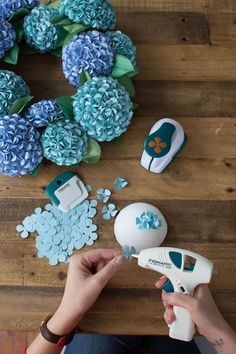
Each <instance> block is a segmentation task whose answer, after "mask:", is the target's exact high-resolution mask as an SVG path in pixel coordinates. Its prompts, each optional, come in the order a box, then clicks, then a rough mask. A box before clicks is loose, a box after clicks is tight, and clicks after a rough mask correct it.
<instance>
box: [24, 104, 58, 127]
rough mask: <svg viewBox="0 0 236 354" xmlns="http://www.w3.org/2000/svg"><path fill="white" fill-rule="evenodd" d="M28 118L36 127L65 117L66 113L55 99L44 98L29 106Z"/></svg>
mask: <svg viewBox="0 0 236 354" xmlns="http://www.w3.org/2000/svg"><path fill="white" fill-rule="evenodd" d="M26 118H27V119H28V120H29V121H30V122H31V123H32V124H33V126H34V127H36V128H40V127H44V126H46V125H48V124H51V123H53V122H54V121H55V120H57V119H62V118H64V115H63V113H62V110H61V109H60V107H59V106H58V104H57V102H56V101H55V100H43V101H40V102H37V103H35V104H33V105H32V106H30V107H29V108H28V110H27V112H26Z"/></svg>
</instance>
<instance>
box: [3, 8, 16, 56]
mask: <svg viewBox="0 0 236 354" xmlns="http://www.w3.org/2000/svg"><path fill="white" fill-rule="evenodd" d="M15 39H16V32H15V30H14V28H13V27H12V25H11V24H10V22H8V21H7V20H4V19H3V18H2V17H1V15H0V59H1V58H2V57H4V55H5V53H6V52H7V51H8V50H9V49H10V48H11V47H13V46H14V44H15Z"/></svg>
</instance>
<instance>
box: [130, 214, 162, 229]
mask: <svg viewBox="0 0 236 354" xmlns="http://www.w3.org/2000/svg"><path fill="white" fill-rule="evenodd" d="M136 225H137V226H138V229H139V230H150V229H157V228H158V227H161V226H162V221H161V220H160V219H158V216H157V215H156V214H154V213H153V212H152V211H144V212H143V213H142V214H141V216H140V217H137V218H136Z"/></svg>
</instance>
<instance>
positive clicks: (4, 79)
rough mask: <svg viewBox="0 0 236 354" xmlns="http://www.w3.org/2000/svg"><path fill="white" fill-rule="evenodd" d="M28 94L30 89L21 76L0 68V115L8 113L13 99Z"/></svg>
mask: <svg viewBox="0 0 236 354" xmlns="http://www.w3.org/2000/svg"><path fill="white" fill-rule="evenodd" d="M28 95H30V89H29V87H28V86H27V84H26V82H25V81H24V80H23V79H22V77H21V76H18V75H16V74H15V73H14V72H12V71H8V70H0V115H7V114H9V110H10V108H11V106H12V105H13V103H14V102H15V100H17V99H19V98H21V97H24V96H28Z"/></svg>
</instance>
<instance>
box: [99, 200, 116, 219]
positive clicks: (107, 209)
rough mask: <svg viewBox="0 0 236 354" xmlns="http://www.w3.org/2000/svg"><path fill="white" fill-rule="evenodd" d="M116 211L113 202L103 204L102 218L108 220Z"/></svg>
mask: <svg viewBox="0 0 236 354" xmlns="http://www.w3.org/2000/svg"><path fill="white" fill-rule="evenodd" d="M117 213H118V211H117V210H116V206H115V204H108V206H107V205H104V206H103V208H102V216H103V219H105V220H110V219H111V218H114V217H115V216H116V214H117Z"/></svg>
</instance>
